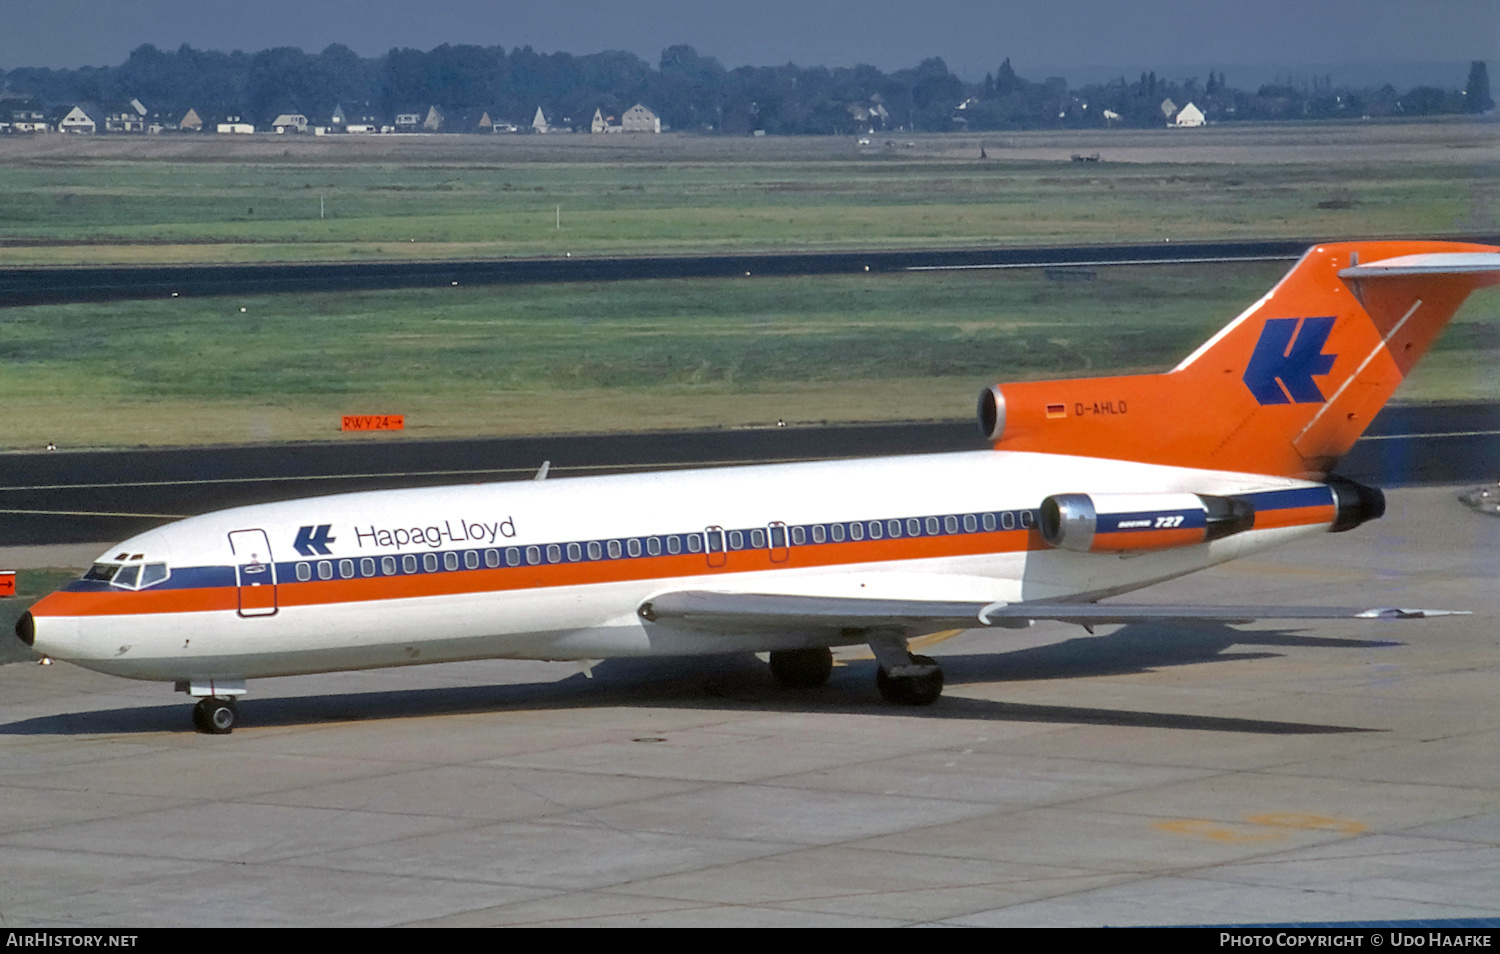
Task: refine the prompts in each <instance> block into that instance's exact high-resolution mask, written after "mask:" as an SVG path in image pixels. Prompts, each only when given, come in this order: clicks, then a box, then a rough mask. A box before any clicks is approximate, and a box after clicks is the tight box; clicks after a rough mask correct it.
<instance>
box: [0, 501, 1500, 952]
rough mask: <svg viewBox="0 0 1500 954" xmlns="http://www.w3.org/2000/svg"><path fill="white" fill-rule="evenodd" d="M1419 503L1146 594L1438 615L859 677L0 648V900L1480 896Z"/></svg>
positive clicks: (1057, 904)
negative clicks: (816, 684) (204, 711)
mask: <svg viewBox="0 0 1500 954" xmlns="http://www.w3.org/2000/svg"><path fill="white" fill-rule="evenodd" d="M1454 497H1455V490H1454V488H1451V487H1423V488H1408V489H1398V490H1395V491H1392V492H1391V493H1390V495H1389V499H1390V510H1389V512H1388V514H1387V516H1386V517H1385V518H1384V519H1382V520H1380V521H1377V522H1375V523H1372V524H1370V525H1368V526H1365V527H1361V528H1359V529H1358V530H1356V531H1354V532H1351V533H1347V534H1330V535H1326V536H1323V537H1320V538H1318V539H1316V540H1313V541H1310V542H1307V543H1305V544H1302V545H1298V546H1296V547H1292V548H1288V549H1285V550H1282V551H1275V552H1272V553H1270V554H1266V555H1263V556H1261V557H1258V558H1255V559H1253V560H1247V561H1244V562H1241V563H1238V564H1230V565H1228V566H1226V567H1222V568H1219V569H1216V570H1213V571H1209V572H1206V573H1201V574H1196V575H1194V576H1191V577H1188V578H1185V579H1183V580H1181V581H1177V582H1175V583H1171V584H1165V585H1162V586H1158V587H1155V588H1152V589H1150V590H1148V591H1145V592H1144V593H1143V594H1142V597H1144V598H1147V599H1153V600H1161V601H1163V602H1187V601H1203V602H1209V603H1214V602H1224V603H1230V602H1244V603H1283V602H1290V603H1307V604H1344V605H1347V604H1349V603H1364V602H1368V603H1370V604H1371V605H1409V606H1412V605H1414V606H1436V607H1448V608H1464V609H1470V610H1473V611H1474V612H1475V615H1474V616H1472V617H1449V618H1443V619H1434V620H1426V621H1418V622H1405V623H1400V622H1374V623H1360V622H1356V621H1339V622H1335V623H1318V624H1315V625H1312V624H1309V625H1284V626H1280V627H1277V626H1271V625H1256V626H1247V627H1233V628H1231V627H1222V626H1217V627H1209V628H1197V629H1185V628H1169V627H1153V626H1129V627H1123V628H1117V629H1116V628H1111V631H1107V632H1102V633H1101V635H1100V636H1098V637H1093V638H1090V637H1088V636H1086V635H1085V634H1084V633H1083V632H1082V631H1081V630H1079V629H1077V628H1069V627H1064V626H1061V625H1041V626H1037V627H1035V628H1033V629H1031V630H1028V631H1024V632H1019V633H1018V632H1013V631H1002V632H990V631H986V632H983V633H970V634H968V635H966V636H963V637H960V638H957V639H954V640H951V641H949V642H946V643H942V644H940V645H938V646H937V647H936V648H935V649H934V650H933V653H934V655H936V656H937V657H939V658H940V660H941V661H942V663H943V665H944V666H945V669H946V671H947V673H948V689H947V690H946V692H945V694H944V696H943V698H942V699H940V700H939V701H938V703H937V704H936V705H934V706H933V707H931V708H930V709H922V710H912V709H901V708H892V707H890V706H887V705H885V704H883V703H882V702H881V701H880V700H879V697H878V695H877V693H876V691H875V688H874V686H873V678H872V669H873V664H872V663H870V662H868V661H863V660H858V659H850V660H849V661H848V662H847V664H846V665H844V666H842V667H840V668H838V669H836V670H835V674H834V678H833V681H832V683H831V685H829V686H827V687H825V688H822V689H819V690H809V691H785V690H779V689H777V688H776V687H774V685H773V684H772V682H771V680H770V677H769V675H768V674H767V673H766V670H765V667H764V666H763V665H762V664H760V663H759V662H757V661H755V660H753V659H739V658H733V659H713V660H690V661H674V662H665V663H642V662H630V663H626V662H618V663H604V664H602V665H600V666H598V667H597V668H596V669H595V670H594V678H593V679H592V680H589V679H585V678H584V677H583V675H582V674H580V673H579V671H578V670H577V669H576V668H575V667H572V666H570V665H567V664H561V663H516V662H484V663H466V664H456V665H446V666H434V667H416V668H411V669H397V670H387V671H381V672H367V673H348V674H339V675H328V676H307V677H298V678H291V679H279V680H263V681H260V682H255V683H252V685H251V694H250V695H249V696H248V697H246V699H245V701H244V702H243V704H242V712H243V714H244V727H243V728H240V729H237V730H236V731H235V733H234V734H233V735H231V736H225V737H210V736H203V735H198V734H196V733H195V732H193V731H192V729H191V728H190V726H189V720H188V708H189V706H188V703H187V701H186V700H185V699H184V698H183V697H180V696H174V695H172V693H171V692H170V691H169V690H168V688H167V687H164V686H157V685H152V684H144V683H132V682H128V681H125V680H118V679H112V678H109V677H105V676H100V675H96V674H92V673H89V672H86V671H84V670H80V669H76V668H74V667H71V666H68V665H66V664H57V665H54V666H50V667H46V668H41V667H37V666H35V665H9V666H3V667H0V804H4V805H5V810H4V811H3V812H0V857H3V858H4V859H5V877H4V878H0V913H3V917H4V920H5V924H6V925H7V927H8V928H31V927H39V926H48V927H58V928H71V927H113V928H120V927H125V926H158V925H161V926H168V925H202V926H223V927H232V926H242V925H243V926H259V925H318V926H345V925H363V926H387V925H391V926H394V925H445V926H472V925H609V926H623V925H650V926H666V925H714V926H729V925H733V926H750V925H754V926H763V925H799V926H801V925H816V926H825V925H826V926H842V925H859V926H875V925H915V924H941V925H970V926H1013V925H1118V926H1125V925H1135V924H1226V923H1235V924H1246V923H1267V922H1278V923H1284V922H1294V921H1316V922H1330V921H1334V922H1337V921H1377V922H1382V921H1393V920H1407V919H1427V920H1443V919H1454V918H1459V919H1475V918H1479V919H1490V920H1491V922H1493V919H1495V918H1496V916H1497V914H1500V890H1497V888H1496V885H1500V762H1497V760H1496V759H1495V758H1494V752H1495V748H1494V739H1495V735H1496V732H1497V730H1500V698H1497V695H1496V693H1495V691H1494V687H1495V684H1496V679H1497V676H1500V643H1497V641H1496V639H1495V636H1494V633H1495V623H1496V615H1497V613H1500V590H1497V588H1496V587H1495V585H1494V583H1495V573H1496V557H1495V554H1496V553H1500V520H1497V519H1495V518H1493V517H1489V516H1483V515H1480V514H1476V513H1474V512H1472V511H1470V510H1468V509H1467V508H1465V507H1463V506H1462V505H1460V504H1459V503H1458V502H1457V501H1456V500H1455V499H1454Z"/></svg>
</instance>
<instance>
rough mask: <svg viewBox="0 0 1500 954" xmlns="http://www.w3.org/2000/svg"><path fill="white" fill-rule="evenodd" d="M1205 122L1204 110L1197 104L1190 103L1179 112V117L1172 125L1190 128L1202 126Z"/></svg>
mask: <svg viewBox="0 0 1500 954" xmlns="http://www.w3.org/2000/svg"><path fill="white" fill-rule="evenodd" d="M1204 122H1206V120H1205V118H1204V116H1203V110H1201V109H1199V108H1198V107H1197V106H1194V105H1193V104H1192V103H1188V104H1187V105H1186V106H1184V107H1182V109H1181V111H1179V112H1178V113H1177V118H1176V119H1174V120H1173V121H1172V125H1174V126H1179V127H1183V128H1189V127H1193V126H1201V125H1203V124H1204Z"/></svg>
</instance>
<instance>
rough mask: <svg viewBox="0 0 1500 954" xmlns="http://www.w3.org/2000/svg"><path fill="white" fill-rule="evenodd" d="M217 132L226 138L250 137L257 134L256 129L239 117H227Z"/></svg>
mask: <svg viewBox="0 0 1500 954" xmlns="http://www.w3.org/2000/svg"><path fill="white" fill-rule="evenodd" d="M217 131H218V132H219V133H221V134H223V135H226V136H229V135H233V136H248V135H250V134H251V133H253V132H255V127H254V126H253V125H251V124H250V123H247V122H245V121H243V120H242V119H240V117H238V116H225V117H224V121H223V122H222V123H219V124H218V125H217Z"/></svg>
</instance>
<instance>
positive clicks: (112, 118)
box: [104, 99, 146, 133]
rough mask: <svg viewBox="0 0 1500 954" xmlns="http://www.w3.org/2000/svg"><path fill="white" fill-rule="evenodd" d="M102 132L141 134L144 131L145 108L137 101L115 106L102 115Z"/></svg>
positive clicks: (133, 100)
mask: <svg viewBox="0 0 1500 954" xmlns="http://www.w3.org/2000/svg"><path fill="white" fill-rule="evenodd" d="M104 131H105V132H112V133H143V132H145V131H146V107H145V106H144V105H142V104H141V101H140V100H138V99H132V100H131V101H130V102H128V103H125V104H124V105H122V106H116V107H114V108H113V109H110V110H109V111H108V112H106V113H105V114H104Z"/></svg>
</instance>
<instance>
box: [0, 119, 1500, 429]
mask: <svg viewBox="0 0 1500 954" xmlns="http://www.w3.org/2000/svg"><path fill="white" fill-rule="evenodd" d="M1497 128H1500V127H1497V126H1496V125H1495V124H1493V123H1473V122H1435V123H1393V124H1373V125H1372V124H1359V123H1343V124H1334V125H1327V126H1309V125H1294V124H1285V125H1281V126H1249V125H1243V126H1232V127H1211V128H1208V129H1204V130H1197V131H1192V132H1182V131H1170V130H1135V131H1128V130H1115V131H1112V132H1109V133H1101V132H1099V131H1095V132H1070V133H1063V132H1052V133H1048V132H1037V133H1016V134H1004V135H997V136H989V137H983V136H963V135H938V136H921V137H913V138H912V140H911V141H909V142H908V141H904V140H903V141H891V142H890V144H889V145H887V144H886V143H884V142H881V143H877V144H875V145H873V146H871V147H867V148H860V147H857V146H856V144H855V143H854V142H853V140H849V139H819V138H815V137H786V138H779V139H778V138H775V137H771V138H767V139H756V140H748V139H746V140H737V139H719V138H714V137H690V136H663V137H620V136H615V137H589V136H564V137H548V136H518V137H498V136H497V137H475V136H437V137H420V136H417V137H372V138H369V139H358V138H356V137H344V138H343V139H341V140H339V141H337V142H334V141H331V140H330V139H328V138H327V137H324V138H317V139H315V138H313V137H274V136H256V137H244V138H243V139H241V138H240V137H212V136H209V137H175V138H174V137H122V136H115V137H72V136H51V137H35V138H30V137H6V138H4V139H0V267H3V266H4V265H7V264H9V265H19V264H37V263H41V264H78V263H104V262H127V263H129V262H139V263H152V264H156V263H163V262H205V263H208V262H231V261H302V260H373V259H402V258H488V257H507V256H557V255H562V254H564V253H570V254H573V255H603V254H646V253H662V252H671V253H694V252H700V251H724V250H736V251H750V252H754V251H768V250H787V249H835V248H836V249H853V248H885V247H952V246H993V245H1024V244H1039V243H1079V242H1118V241H1161V240H1164V239H1173V240H1185V239H1214V238H1226V237H1278V236H1282V237H1312V236H1318V237H1322V238H1329V239H1334V238H1351V237H1377V236H1393V235H1402V236H1424V235H1437V234H1448V233H1458V232H1467V233H1473V232H1495V231H1500V226H1497V224H1496V222H1497V220H1496V212H1497V210H1500V199H1497V190H1500V185H1497V184H1500V145H1497V137H1496V136H1495V131H1496V129H1497ZM981 149H984V150H985V152H986V158H985V159H980V158H979V152H980V150H981ZM1080 153H1081V154H1093V153H1100V154H1101V161H1100V162H1098V163H1075V162H1072V161H1070V157H1071V155H1073V154H1080ZM559 209H560V210H561V211H560V214H561V227H560V228H559V219H558V216H559ZM1284 267H1285V266H1284V265H1281V264H1274V263H1273V264H1259V265H1239V266H1232V267H1223V266H1208V267H1199V268H1189V267H1176V268H1167V267H1159V268H1114V269H1101V270H1099V272H1098V274H1097V275H1096V276H1095V278H1094V279H1093V280H1092V281H1054V280H1051V279H1049V278H1048V277H1047V276H1046V274H1044V273H1031V272H1024V273H1008V274H997V273H959V272H948V273H931V274H921V275H864V276H843V277H818V278H762V277H755V278H748V279H744V280H740V279H732V280H701V281H688V280H682V281H638V282H617V283H601V284H596V285H553V286H527V287H504V288H501V287H496V288H469V287H465V288H443V289H435V290H421V291H405V292H390V293H385V292H382V293H367V294H319V295H277V296H259V297H245V298H235V299H228V298H207V299H187V298H183V299H174V300H168V301H140V302H126V303H116V304H108V305H70V306H53V307H35V308H10V309H5V310H4V311H3V312H0V317H3V320H0V407H3V408H4V412H5V413H4V416H3V418H0V447H3V448H35V447H39V446H42V445H44V444H45V443H46V442H47V441H56V442H57V443H58V444H60V445H61V446H63V447H93V446H120V445H137V444H191V443H203V442H208V443H218V442H240V441H274V440H305V439H328V438H337V437H339V434H338V432H337V430H336V429H335V428H336V427H337V422H338V417H339V415H341V414H345V413H403V414H405V415H407V424H408V430H407V431H406V432H405V434H406V435H407V436H418V437H422V436H434V437H435V436H462V435H478V434H487V435H488V434H532V433H546V432H567V431H572V432H591V431H606V430H655V429H662V428H676V427H704V426H740V425H754V424H770V423H774V422H775V421H776V420H777V419H783V420H786V421H788V422H814V421H825V420H826V421H849V420H882V419H926V418H954V417H962V416H965V415H967V414H969V413H970V409H971V408H972V405H973V400H974V396H975V393H976V392H977V390H978V389H979V388H980V387H982V386H984V385H986V384H989V383H991V382H993V381H995V380H1013V379H1018V378H1025V377H1036V376H1053V375H1073V374H1088V373H1101V374H1102V373H1111V372H1117V371H1127V370H1133V369H1146V368H1164V367H1169V366H1170V365H1171V364H1173V363H1175V362H1176V361H1177V360H1178V359H1179V358H1180V357H1182V356H1183V355H1184V354H1186V353H1187V352H1188V351H1190V350H1191V349H1192V348H1193V347H1194V346H1196V345H1197V344H1198V343H1199V342H1201V341H1202V340H1203V339H1204V338H1205V337H1206V336H1207V335H1209V334H1211V333H1212V332H1213V331H1214V330H1216V329H1218V328H1219V327H1221V326H1222V325H1223V324H1224V323H1225V322H1227V321H1228V320H1229V319H1230V318H1231V317H1232V316H1233V315H1235V314H1236V313H1238V312H1239V311H1240V310H1241V309H1242V308H1244V307H1245V306H1246V305H1248V304H1249V303H1251V302H1252V301H1254V300H1255V299H1256V298H1257V297H1259V296H1260V295H1261V294H1262V293H1263V292H1264V291H1265V290H1266V289H1267V288H1268V287H1269V286H1270V285H1271V284H1272V283H1273V282H1274V281H1275V280H1276V278H1277V277H1279V275H1280V274H1281V272H1282V271H1283V270H1284ZM1494 297H1495V296H1493V295H1491V296H1488V297H1486V296H1480V297H1479V298H1477V299H1476V300H1475V301H1474V302H1473V303H1471V304H1470V305H1469V306H1468V307H1467V308H1466V310H1465V311H1464V312H1463V313H1462V314H1461V315H1460V318H1459V321H1458V323H1457V327H1455V328H1453V329H1451V330H1450V331H1449V333H1448V334H1447V335H1446V336H1445V337H1444V338H1443V339H1441V341H1440V342H1439V345H1438V348H1437V350H1436V352H1435V353H1434V354H1433V355H1431V356H1430V357H1429V358H1428V360H1427V361H1426V363H1424V365H1422V366H1421V368H1419V370H1418V372H1417V373H1416V374H1415V375H1414V376H1413V378H1412V379H1411V380H1410V381H1409V382H1408V383H1407V384H1406V385H1405V386H1404V387H1403V389H1402V391H1401V393H1400V395H1398V396H1399V397H1401V398H1405V399H1411V400H1422V399H1433V398H1459V397H1486V398H1500V383H1497V377H1500V376H1496V375H1495V374H1494V373H1493V371H1492V369H1493V368H1494V367H1495V358H1496V357H1497V356H1500V355H1497V352H1500V342H1497V340H1496V335H1495V333H1494V331H1493V329H1494V328H1495V327H1496V326H1495V323H1494V318H1495V317H1496V312H1497V305H1496V304H1495V303H1494V302H1493V299H1494ZM347 439H360V440H370V439H380V438H379V437H378V436H377V437H373V438H372V437H369V436H364V437H357V438H356V437H350V438H347Z"/></svg>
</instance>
